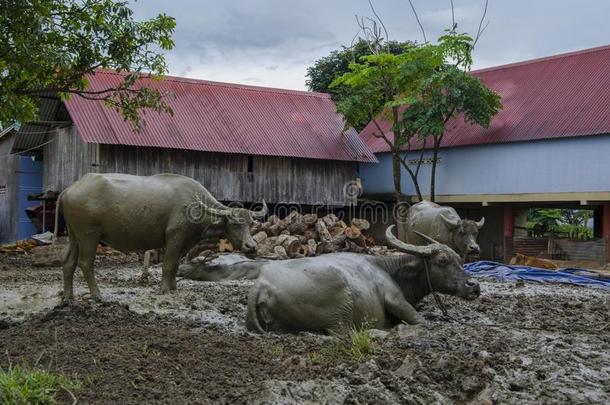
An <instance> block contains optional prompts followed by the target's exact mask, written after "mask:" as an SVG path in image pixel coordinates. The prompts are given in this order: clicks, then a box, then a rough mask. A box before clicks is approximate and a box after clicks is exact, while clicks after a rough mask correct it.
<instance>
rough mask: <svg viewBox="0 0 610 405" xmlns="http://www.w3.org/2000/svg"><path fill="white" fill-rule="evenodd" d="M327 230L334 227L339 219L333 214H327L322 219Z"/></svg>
mask: <svg viewBox="0 0 610 405" xmlns="http://www.w3.org/2000/svg"><path fill="white" fill-rule="evenodd" d="M322 220H323V221H324V223H325V224H326V227H327V228H332V227H333V226H335V224H336V223H337V221H338V220H339V218H337V216H336V215H335V214H328V215H326V216H324V217H323V218H322Z"/></svg>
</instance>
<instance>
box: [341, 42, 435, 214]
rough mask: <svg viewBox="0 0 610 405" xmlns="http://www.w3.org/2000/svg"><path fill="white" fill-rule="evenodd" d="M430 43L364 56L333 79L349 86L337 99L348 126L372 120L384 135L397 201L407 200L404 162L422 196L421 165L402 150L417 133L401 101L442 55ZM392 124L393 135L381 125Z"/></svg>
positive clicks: (345, 86)
mask: <svg viewBox="0 0 610 405" xmlns="http://www.w3.org/2000/svg"><path fill="white" fill-rule="evenodd" d="M437 50H438V49H437V48H436V47H433V46H431V45H425V46H412V47H410V48H409V49H408V50H407V51H406V52H403V53H401V54H398V55H393V54H390V53H379V54H375V55H368V56H363V57H361V58H360V62H352V63H351V64H350V65H349V69H350V71H349V72H348V73H345V74H343V75H342V76H340V77H338V78H337V79H335V81H333V83H332V87H339V86H341V87H343V88H344V89H346V93H345V96H344V97H342V98H341V99H340V100H338V101H337V110H338V111H339V112H340V113H342V114H343V115H344V117H345V120H346V127H348V126H352V127H355V128H357V127H362V126H364V125H366V124H368V123H369V122H372V123H373V124H374V125H375V126H376V129H377V131H376V132H375V133H374V135H375V136H376V137H379V138H381V139H383V140H384V141H385V142H386V143H387V144H388V147H389V149H390V152H391V154H392V173H393V179H394V194H395V199H396V201H397V202H400V201H403V200H404V195H403V194H402V189H401V165H402V166H403V167H404V168H405V169H406V171H407V173H408V174H409V176H410V177H411V179H412V181H413V184H414V186H415V190H416V193H417V195H418V197H419V198H420V199H421V198H422V194H421V190H420V188H419V183H418V180H417V176H418V173H419V167H420V165H418V166H417V168H416V169H411V167H409V165H408V164H407V162H406V160H405V158H404V156H403V150H404V148H405V147H407V148H408V147H409V146H410V144H411V141H412V140H413V139H414V137H415V133H409V132H408V131H407V130H406V128H405V127H404V124H403V121H402V120H401V110H402V109H403V106H402V105H401V103H400V100H402V99H403V98H404V97H405V95H406V94H410V93H412V92H415V91H417V88H418V86H419V82H420V81H421V80H423V79H424V78H425V77H427V76H429V75H430V74H431V73H432V72H433V71H434V70H435V69H436V68H437V66H438V65H439V64H440V63H442V58H441V57H440V55H439V54H438V52H437ZM382 120H383V121H386V122H388V123H390V125H391V132H392V137H388V136H387V135H386V133H385V131H384V130H383V128H382V126H383V125H382V122H381V121H382Z"/></svg>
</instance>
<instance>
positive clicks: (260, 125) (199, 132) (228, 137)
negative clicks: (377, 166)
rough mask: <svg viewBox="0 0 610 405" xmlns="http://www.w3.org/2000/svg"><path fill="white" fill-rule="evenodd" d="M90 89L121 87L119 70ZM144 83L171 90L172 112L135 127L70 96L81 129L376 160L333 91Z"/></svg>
mask: <svg viewBox="0 0 610 405" xmlns="http://www.w3.org/2000/svg"><path fill="white" fill-rule="evenodd" d="M88 79H89V81H90V88H89V90H92V91H95V90H102V89H106V88H109V87H113V86H116V85H117V84H118V83H120V81H121V80H122V76H121V75H119V74H117V73H114V72H106V71H103V72H97V73H96V74H95V75H92V76H90V77H88ZM143 81H144V84H145V85H146V86H150V87H155V88H157V89H159V90H161V91H162V92H169V93H172V94H173V97H170V98H168V104H170V105H171V106H172V108H173V110H174V116H173V117H171V116H169V115H168V114H157V113H156V112H148V113H147V114H146V115H145V120H146V126H145V128H144V129H143V131H142V132H140V133H134V132H133V131H132V130H131V127H130V125H129V124H128V123H126V122H125V121H123V119H122V118H121V116H120V115H119V114H118V113H117V112H116V111H114V110H112V109H110V108H107V107H106V106H104V105H103V103H102V102H99V101H91V100H85V99H82V98H80V97H76V96H75V97H72V98H71V99H70V100H68V101H66V107H67V109H68V111H69V113H70V116H71V118H72V120H73V121H74V124H75V125H76V128H77V129H78V132H79V134H80V136H81V137H82V139H83V141H85V142H88V143H101V144H119V145H134V146H154V147H160V148H161V147H162V148H175V149H189V150H199V151H208V152H223V153H241V154H248V155H270V156H287V157H299V158H311V159H329V160H348V161H360V162H376V161H377V159H376V158H375V156H374V155H373V153H372V152H371V150H370V149H369V148H368V147H367V146H366V144H365V143H364V142H363V141H362V140H361V139H360V138H359V137H358V134H357V133H356V131H354V130H350V131H347V132H346V133H345V134H343V133H342V129H343V120H342V117H341V116H340V115H338V114H337V113H336V112H335V105H334V103H333V102H332V100H331V99H330V96H329V95H328V94H322V93H311V92H305V91H294V90H281V89H271V88H265V87H255V86H245V85H237V84H227V83H217V82H209V81H203V80H193V79H185V78H178V77H166V78H165V80H163V81H161V82H155V81H153V80H151V79H143Z"/></svg>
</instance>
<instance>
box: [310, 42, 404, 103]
mask: <svg viewBox="0 0 610 405" xmlns="http://www.w3.org/2000/svg"><path fill="white" fill-rule="evenodd" d="M411 46H413V44H412V43H411V42H396V41H387V42H385V43H383V44H382V45H381V47H384V48H386V49H387V51H388V53H390V54H393V55H397V54H400V53H403V52H405V51H406V50H407V49H408V48H409V47H411ZM371 53H372V52H371V49H370V47H369V45H368V43H367V41H365V40H364V39H362V38H360V39H359V40H358V41H357V42H356V43H355V44H354V45H353V46H352V47H350V48H346V47H343V48H342V49H340V50H335V51H332V52H331V53H330V55H328V56H325V57H323V58H320V59H318V60H317V61H315V62H314V64H313V65H312V66H310V67H308V68H307V73H306V76H307V81H306V85H307V88H308V89H309V90H310V91H318V92H322V93H331V94H332V95H333V96H337V95H338V94H339V93H340V91H339V89H337V88H331V86H330V84H331V83H332V82H333V80H335V79H336V78H337V77H339V76H341V75H343V74H344V73H347V72H349V64H350V63H352V62H358V61H360V59H361V58H362V57H363V56H367V55H370V54H371Z"/></svg>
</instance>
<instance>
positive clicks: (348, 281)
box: [246, 225, 480, 334]
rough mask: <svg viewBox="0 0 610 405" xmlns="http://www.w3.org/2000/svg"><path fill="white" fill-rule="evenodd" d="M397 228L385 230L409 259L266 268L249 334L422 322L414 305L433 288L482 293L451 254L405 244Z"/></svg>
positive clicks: (343, 259) (357, 257)
mask: <svg viewBox="0 0 610 405" xmlns="http://www.w3.org/2000/svg"><path fill="white" fill-rule="evenodd" d="M393 227H394V225H392V226H390V227H389V228H388V229H387V230H386V237H387V239H388V241H389V243H391V244H392V245H393V246H394V247H396V248H398V249H400V250H401V251H403V252H406V253H409V254H408V255H401V256H369V255H362V254H356V253H333V254H327V255H322V256H317V257H308V258H303V259H292V260H285V261H275V262H272V261H269V262H267V263H262V264H261V269H260V275H259V278H258V280H257V282H256V284H255V285H254V286H253V287H252V289H251V290H250V292H249V295H248V312H247V317H246V326H247V327H248V329H250V330H254V331H258V332H261V333H264V332H266V331H277V332H297V331H313V332H326V333H329V334H337V333H339V334H340V333H344V332H346V331H349V330H351V329H352V328H354V327H356V328H358V327H361V326H362V325H366V326H367V327H372V328H389V327H392V326H394V325H396V324H397V323H399V322H401V321H405V322H408V323H410V324H416V323H419V322H421V320H422V318H421V317H420V316H419V315H418V314H417V312H416V311H415V309H414V308H413V306H414V305H415V304H417V303H418V302H419V301H420V300H421V299H422V298H423V297H425V296H426V295H427V294H429V293H430V292H431V291H430V287H429V286H430V285H431V286H432V288H433V289H434V290H435V291H438V292H441V293H445V294H451V295H456V296H458V297H462V298H465V299H474V298H476V297H477V296H478V295H479V294H480V288H479V285H478V284H476V283H473V282H470V281H468V276H467V275H466V273H465V272H464V270H463V268H462V265H461V259H460V257H459V256H458V255H457V254H456V253H455V252H454V251H453V250H452V249H450V248H449V247H447V246H445V245H442V244H439V243H432V244H430V245H427V246H414V245H410V244H407V243H405V242H401V241H400V240H398V239H397V238H396V237H395V236H394V235H393V234H392V228H393ZM246 265H247V266H252V263H247V264H246Z"/></svg>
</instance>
